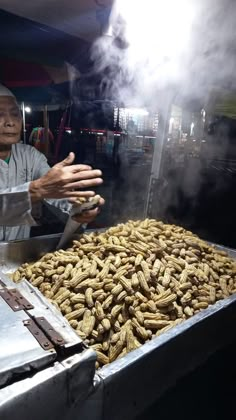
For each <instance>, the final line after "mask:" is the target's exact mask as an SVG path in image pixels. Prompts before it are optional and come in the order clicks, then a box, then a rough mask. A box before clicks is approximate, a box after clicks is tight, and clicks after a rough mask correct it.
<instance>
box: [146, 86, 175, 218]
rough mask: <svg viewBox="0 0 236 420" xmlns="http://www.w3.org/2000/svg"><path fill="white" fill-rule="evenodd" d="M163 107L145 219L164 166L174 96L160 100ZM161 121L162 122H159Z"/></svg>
mask: <svg viewBox="0 0 236 420" xmlns="http://www.w3.org/2000/svg"><path fill="white" fill-rule="evenodd" d="M160 103H162V106H161V107H160V110H159V116H160V119H161V122H160V125H159V124H158V133H157V137H156V141H155V145H154V151H153V157H152V169H151V175H150V180H149V186H148V193H147V200H146V205H145V214H144V216H145V217H148V216H149V213H150V212H151V210H152V201H153V194H154V191H155V185H156V184H157V182H158V180H159V179H160V176H161V169H162V165H163V149H164V144H165V142H166V136H167V130H168V126H169V118H170V109H171V104H172V95H170V94H168V93H167V94H166V96H165V97H164V100H163V101H162V100H161V99H160ZM159 121H160V120H159Z"/></svg>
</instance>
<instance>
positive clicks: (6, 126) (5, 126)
mask: <svg viewBox="0 0 236 420" xmlns="http://www.w3.org/2000/svg"><path fill="white" fill-rule="evenodd" d="M21 129H22V117H21V113H20V110H19V107H18V105H17V103H16V101H15V99H14V98H13V97H11V96H0V145H4V146H10V145H12V144H15V143H17V142H18V141H19V140H20V136H21Z"/></svg>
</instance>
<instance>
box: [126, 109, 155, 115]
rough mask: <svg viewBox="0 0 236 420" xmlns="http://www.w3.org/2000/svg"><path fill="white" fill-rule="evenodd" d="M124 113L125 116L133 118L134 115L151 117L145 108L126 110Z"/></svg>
mask: <svg viewBox="0 0 236 420" xmlns="http://www.w3.org/2000/svg"><path fill="white" fill-rule="evenodd" d="M124 112H125V114H128V115H131V116H132V115H133V116H141V117H145V116H147V115H149V112H148V111H147V110H146V109H143V108H125V109H124Z"/></svg>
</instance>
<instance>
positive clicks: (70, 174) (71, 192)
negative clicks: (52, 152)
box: [29, 153, 103, 202]
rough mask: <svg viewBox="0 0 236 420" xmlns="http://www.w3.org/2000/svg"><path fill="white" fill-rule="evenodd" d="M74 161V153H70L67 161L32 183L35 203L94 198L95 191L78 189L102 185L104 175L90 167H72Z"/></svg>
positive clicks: (32, 195)
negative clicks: (52, 199)
mask: <svg viewBox="0 0 236 420" xmlns="http://www.w3.org/2000/svg"><path fill="white" fill-rule="evenodd" d="M74 159H75V155H74V153H70V154H69V155H68V157H67V158H66V159H64V160H63V161H62V162H59V163H57V164H56V165H54V166H53V167H52V169H50V170H49V171H48V172H47V173H46V174H45V175H44V176H42V177H41V178H39V179H37V180H35V181H32V182H31V183H30V187H29V193H30V196H31V200H32V201H33V202H34V201H40V200H43V199H45V198H54V199H60V198H66V199H71V198H72V199H73V198H78V197H92V196H93V195H94V192H93V191H78V189H82V188H90V187H96V186H98V185H100V184H102V182H103V181H102V178H101V175H102V173H101V171H100V170H98V169H92V168H91V167H90V166H88V165H72V163H73V161H74Z"/></svg>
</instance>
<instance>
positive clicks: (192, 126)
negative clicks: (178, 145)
mask: <svg viewBox="0 0 236 420" xmlns="http://www.w3.org/2000/svg"><path fill="white" fill-rule="evenodd" d="M194 127H195V125H194V123H193V122H192V124H191V125H190V136H193V133H194Z"/></svg>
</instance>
